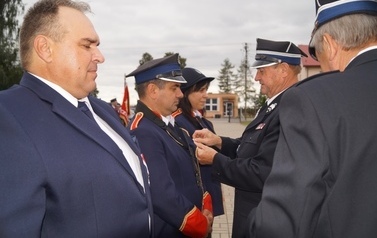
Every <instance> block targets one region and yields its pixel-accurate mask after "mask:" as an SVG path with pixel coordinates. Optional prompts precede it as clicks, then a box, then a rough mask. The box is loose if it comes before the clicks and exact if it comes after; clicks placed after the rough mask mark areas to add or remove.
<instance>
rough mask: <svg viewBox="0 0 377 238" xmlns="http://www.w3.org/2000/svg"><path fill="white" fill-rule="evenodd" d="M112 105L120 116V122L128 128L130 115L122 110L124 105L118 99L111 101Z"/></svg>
mask: <svg viewBox="0 0 377 238" xmlns="http://www.w3.org/2000/svg"><path fill="white" fill-rule="evenodd" d="M110 105H111V107H112V108H113V109H114V111H115V112H116V113H117V114H118V116H119V120H120V122H121V123H122V125H123V126H127V125H128V122H129V118H128V114H127V112H126V111H124V110H123V109H122V105H120V103H119V102H118V101H117V99H116V98H113V99H111V100H110Z"/></svg>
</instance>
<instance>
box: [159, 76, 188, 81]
mask: <svg viewBox="0 0 377 238" xmlns="http://www.w3.org/2000/svg"><path fill="white" fill-rule="evenodd" d="M159 79H161V80H164V81H168V82H175V83H187V81H186V79H185V78H184V77H182V76H175V77H169V78H159Z"/></svg>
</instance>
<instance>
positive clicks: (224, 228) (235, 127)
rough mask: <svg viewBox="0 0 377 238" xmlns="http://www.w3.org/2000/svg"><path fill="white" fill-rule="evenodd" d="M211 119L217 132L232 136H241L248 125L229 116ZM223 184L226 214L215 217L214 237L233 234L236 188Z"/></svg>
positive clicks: (224, 236) (228, 237)
mask: <svg viewBox="0 0 377 238" xmlns="http://www.w3.org/2000/svg"><path fill="white" fill-rule="evenodd" d="M209 120H210V121H212V123H213V125H214V127H215V131H216V134H218V135H221V136H228V137H231V138H238V137H240V136H241V135H242V132H243V131H244V130H245V127H246V126H244V125H242V124H241V123H240V122H239V119H231V120H230V122H228V118H226V119H225V118H224V119H223V118H210V119H209ZM221 186H222V192H223V200H224V210H225V214H224V215H221V216H217V217H215V220H214V223H213V231H212V238H230V237H231V236H232V222H233V207H234V188H233V187H230V186H227V185H225V184H222V185H221Z"/></svg>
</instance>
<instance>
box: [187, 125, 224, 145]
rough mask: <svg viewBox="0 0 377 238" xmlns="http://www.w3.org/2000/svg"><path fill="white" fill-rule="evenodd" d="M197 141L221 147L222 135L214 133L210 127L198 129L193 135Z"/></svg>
mask: <svg viewBox="0 0 377 238" xmlns="http://www.w3.org/2000/svg"><path fill="white" fill-rule="evenodd" d="M192 138H193V140H194V141H195V142H199V143H202V144H205V145H208V146H216V147H217V148H219V149H221V138H220V136H218V135H216V134H214V133H212V132H211V131H210V130H208V129H202V130H196V131H195V132H194V134H193V135H192Z"/></svg>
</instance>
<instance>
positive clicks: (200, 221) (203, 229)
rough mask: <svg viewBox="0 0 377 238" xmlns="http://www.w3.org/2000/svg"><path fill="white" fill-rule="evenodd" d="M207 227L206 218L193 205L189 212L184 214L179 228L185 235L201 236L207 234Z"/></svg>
mask: <svg viewBox="0 0 377 238" xmlns="http://www.w3.org/2000/svg"><path fill="white" fill-rule="evenodd" d="M207 227H208V222H207V218H205V216H204V215H203V214H202V212H201V211H200V210H199V209H198V208H197V207H194V208H193V209H192V210H191V211H190V212H189V213H187V214H186V216H185V219H184V221H183V223H182V226H181V228H180V229H179V230H180V231H181V232H182V233H183V234H185V235H186V236H189V237H193V238H203V237H206V235H207Z"/></svg>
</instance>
